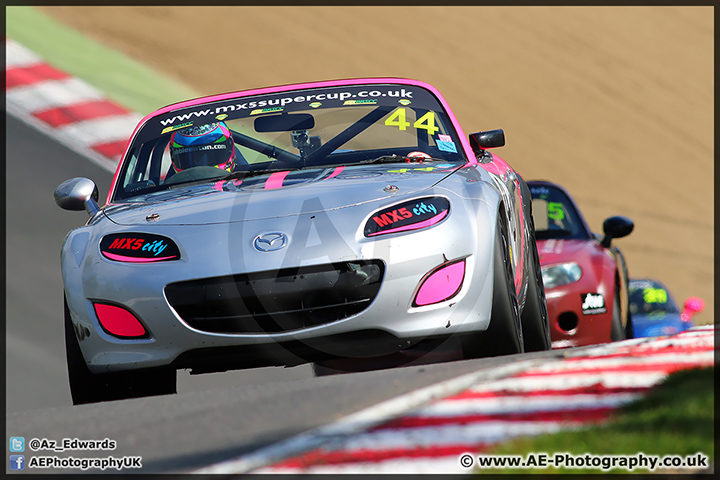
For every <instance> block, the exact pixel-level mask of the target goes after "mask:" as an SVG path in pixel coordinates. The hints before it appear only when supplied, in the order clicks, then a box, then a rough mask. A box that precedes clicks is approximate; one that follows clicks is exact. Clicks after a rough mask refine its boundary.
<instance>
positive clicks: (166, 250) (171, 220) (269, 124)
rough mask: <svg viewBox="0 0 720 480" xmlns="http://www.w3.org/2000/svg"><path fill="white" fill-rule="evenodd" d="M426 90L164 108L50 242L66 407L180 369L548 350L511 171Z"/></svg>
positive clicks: (388, 84)
mask: <svg viewBox="0 0 720 480" xmlns="http://www.w3.org/2000/svg"><path fill="white" fill-rule="evenodd" d="M504 144H505V138H504V134H503V132H502V130H490V131H484V132H478V133H473V134H472V135H470V136H469V137H468V136H466V135H465V134H464V133H463V130H462V129H461V127H460V125H459V124H458V121H457V119H456V118H455V116H454V114H453V113H452V111H451V110H450V108H449V106H448V105H447V103H446V101H445V99H444V98H443V97H442V95H440V93H439V92H438V91H437V90H436V89H435V88H434V87H432V86H431V85H429V84H427V83H423V82H419V81H415V80H407V79H397V78H380V79H378V78H374V79H351V80H340V81H326V82H318V83H307V84H299V85H286V86H279V87H272V88H263V89H256V90H248V91H242V92H236V93H230V94H223V95H215V96H211V97H205V98H200V99H196V100H191V101H186V102H182V103H178V104H174V105H170V106H167V107H164V108H161V109H159V110H157V111H156V112H153V113H152V114H150V115H148V116H147V117H145V118H144V119H143V120H142V121H141V122H140V124H139V125H138V126H137V128H136V129H135V131H134V132H133V134H132V137H131V139H130V142H129V144H128V147H127V150H126V152H125V155H124V157H123V159H122V160H121V162H120V164H119V165H118V168H117V172H116V174H115V178H114V180H113V183H112V186H111V190H110V192H109V193H108V196H107V201H106V203H105V205H104V206H102V207H101V206H100V205H99V204H98V191H97V187H96V186H95V184H94V183H93V182H92V181H91V180H89V179H87V178H73V179H70V180H67V181H65V182H63V183H62V184H61V185H60V186H59V187H58V188H57V190H56V191H55V200H56V202H57V204H58V205H59V206H60V207H62V208H65V209H69V210H86V211H87V212H88V213H89V215H90V219H89V221H88V222H87V224H86V225H85V226H84V227H81V228H77V229H75V230H72V231H71V232H70V233H69V234H68V235H67V237H66V239H65V241H64V243H63V246H62V253H61V255H62V257H61V266H62V278H63V282H64V288H65V301H66V306H65V333H66V346H67V362H68V372H69V378H70V389H71V393H72V398H73V402H74V403H75V404H79V403H90V402H97V401H104V400H113V399H121V398H129V397H138V396H147V395H158V394H166V393H174V392H175V391H176V370H178V369H190V370H191V373H206V372H219V371H225V370H231V369H243V368H253V367H260V366H272V365H275V366H280V365H284V366H293V365H299V364H302V363H308V362H313V363H314V364H315V365H316V366H318V367H319V368H320V369H322V368H323V366H325V367H327V365H334V364H333V362H337V361H339V360H340V361H342V360H344V359H345V360H347V359H349V360H354V361H355V363H360V364H362V363H364V362H367V363H368V364H371V363H372V362H373V360H374V359H378V358H385V357H387V356H392V355H397V354H398V353H400V354H402V353H403V352H412V351H415V352H417V351H420V352H422V351H432V350H433V349H435V348H441V347H442V346H448V345H452V346H453V348H457V350H458V351H460V352H461V353H462V355H463V357H465V358H473V357H480V356H491V355H501V354H511V353H520V352H524V351H530V350H546V349H549V348H550V335H549V325H548V319H547V308H546V302H545V293H544V288H543V284H542V276H541V273H540V264H539V261H538V255H537V248H536V245H535V237H534V229H533V223H532V216H531V196H530V192H529V190H528V188H527V185H526V184H525V182H524V180H523V179H522V178H521V177H520V175H519V174H518V173H517V172H515V171H514V170H513V169H512V168H511V167H510V166H509V165H508V164H507V163H505V162H504V161H503V160H502V159H500V158H499V157H497V156H496V155H494V154H493V153H491V152H490V151H489V150H488V149H490V148H493V147H500V146H503V145H504Z"/></svg>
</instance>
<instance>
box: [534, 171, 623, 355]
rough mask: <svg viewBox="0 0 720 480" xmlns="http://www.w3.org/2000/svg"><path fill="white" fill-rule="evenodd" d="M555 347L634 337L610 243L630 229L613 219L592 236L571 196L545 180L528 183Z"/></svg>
mask: <svg viewBox="0 0 720 480" xmlns="http://www.w3.org/2000/svg"><path fill="white" fill-rule="evenodd" d="M527 184H528V187H530V192H531V194H532V199H533V200H532V205H533V219H534V222H535V236H536V239H537V247H538V253H539V255H540V265H541V267H542V276H543V282H544V284H545V295H546V297H547V307H548V317H549V319H550V337H551V339H552V346H553V348H564V347H575V346H581V345H592V344H597V343H605V342H610V341H616V340H623V339H625V338H632V337H633V334H632V319H631V316H630V310H629V308H628V298H629V295H628V284H629V282H628V273H627V265H626V264H625V258H624V257H623V255H622V252H621V251H620V250H619V249H618V248H617V247H616V246H615V245H613V244H612V240H613V239H614V238H621V237H625V236H627V235H629V234H630V232H632V230H633V228H634V224H633V222H632V220H630V219H629V218H626V217H621V216H615V217H609V218H607V219H605V221H604V222H603V235H600V234H597V233H593V232H592V231H591V230H590V228H589V227H588V224H587V222H586V221H585V218H584V217H583V216H582V214H581V213H580V209H579V208H578V207H577V205H576V204H575V202H574V201H573V199H572V197H571V196H570V194H569V193H568V192H567V191H566V190H565V189H564V188H563V187H561V186H560V185H557V184H555V183H552V182H547V181H529V182H527Z"/></svg>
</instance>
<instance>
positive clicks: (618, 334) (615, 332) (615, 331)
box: [610, 285, 625, 342]
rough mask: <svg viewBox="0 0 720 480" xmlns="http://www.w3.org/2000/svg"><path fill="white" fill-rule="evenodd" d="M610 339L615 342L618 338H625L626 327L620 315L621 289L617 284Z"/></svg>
mask: <svg viewBox="0 0 720 480" xmlns="http://www.w3.org/2000/svg"><path fill="white" fill-rule="evenodd" d="M610 339H611V340H612V341H613V342H617V341H618V340H625V329H624V328H623V325H622V318H621V316H620V290H619V288H618V286H617V285H615V300H614V301H613V313H612V328H611V330H610Z"/></svg>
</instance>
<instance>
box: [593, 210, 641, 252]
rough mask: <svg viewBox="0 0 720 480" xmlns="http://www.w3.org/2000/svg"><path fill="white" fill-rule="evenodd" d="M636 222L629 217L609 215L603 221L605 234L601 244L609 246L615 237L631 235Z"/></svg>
mask: <svg viewBox="0 0 720 480" xmlns="http://www.w3.org/2000/svg"><path fill="white" fill-rule="evenodd" d="M633 228H635V224H634V223H633V221H632V220H630V219H629V218H627V217H621V216H616V217H609V218H606V219H605V221H604V222H603V234H604V235H605V236H604V237H603V239H602V240H601V241H600V244H601V245H602V246H603V247H605V248H608V247H610V242H611V241H612V239H613V238H622V237H626V236H628V235H630V232H632V231H633Z"/></svg>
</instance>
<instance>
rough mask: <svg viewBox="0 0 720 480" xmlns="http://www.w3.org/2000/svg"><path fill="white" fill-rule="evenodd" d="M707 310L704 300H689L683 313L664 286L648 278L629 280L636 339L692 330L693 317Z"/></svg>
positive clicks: (694, 298) (693, 298)
mask: <svg viewBox="0 0 720 480" xmlns="http://www.w3.org/2000/svg"><path fill="white" fill-rule="evenodd" d="M704 308H705V302H703V301H702V299H700V298H698V297H689V298H688V299H687V300H685V304H684V306H683V311H682V312H680V309H679V308H678V306H677V303H675V299H674V298H673V296H672V294H671V293H670V291H669V290H668V289H667V287H666V286H665V285H664V284H663V283H662V282H659V281H657V280H651V279H649V278H644V279H632V280H630V313H631V314H632V319H633V333H634V334H635V337H636V338H639V337H659V336H662V335H675V334H676V333H680V332H684V331H685V330H687V329H689V328H690V327H692V326H693V321H692V316H693V315H694V314H695V313H698V312H702V311H703V309H704Z"/></svg>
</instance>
